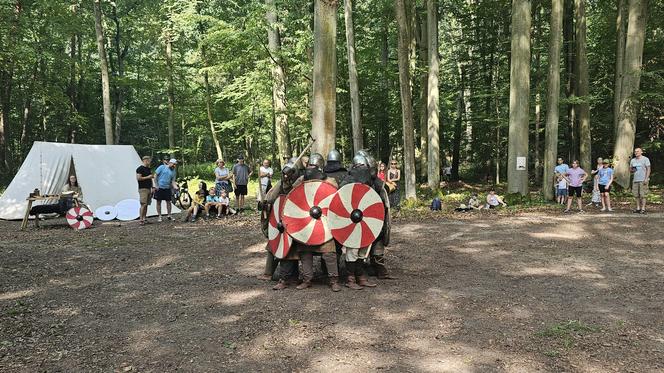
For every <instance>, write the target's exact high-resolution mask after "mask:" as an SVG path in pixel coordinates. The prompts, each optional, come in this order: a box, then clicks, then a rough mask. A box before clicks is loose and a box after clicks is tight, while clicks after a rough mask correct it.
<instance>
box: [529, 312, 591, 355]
mask: <svg viewBox="0 0 664 373" xmlns="http://www.w3.org/2000/svg"><path fill="white" fill-rule="evenodd" d="M599 331H601V329H600V328H599V327H597V326H595V325H589V324H584V323H583V322H581V321H579V320H568V321H567V322H562V323H558V324H554V325H551V326H549V327H548V328H546V329H544V330H541V331H539V332H537V333H536V335H537V336H538V337H542V338H549V339H552V340H554V341H555V342H556V343H558V344H559V345H560V346H561V347H562V348H563V349H564V350H569V349H571V348H572V347H574V345H575V342H576V339H577V338H579V337H582V336H584V335H588V334H591V333H596V332H599ZM544 355H546V356H549V357H558V356H559V355H560V351H559V350H555V349H554V350H548V351H546V352H544Z"/></svg>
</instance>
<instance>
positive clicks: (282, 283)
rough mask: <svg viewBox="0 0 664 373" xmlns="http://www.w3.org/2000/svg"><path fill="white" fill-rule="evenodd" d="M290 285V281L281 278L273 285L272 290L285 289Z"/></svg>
mask: <svg viewBox="0 0 664 373" xmlns="http://www.w3.org/2000/svg"><path fill="white" fill-rule="evenodd" d="M287 287H288V283H287V282H286V281H284V280H279V282H277V284H276V285H274V286H273V287H272V290H284V289H285V288H287Z"/></svg>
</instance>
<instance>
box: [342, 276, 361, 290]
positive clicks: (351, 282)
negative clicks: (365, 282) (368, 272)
mask: <svg viewBox="0 0 664 373" xmlns="http://www.w3.org/2000/svg"><path fill="white" fill-rule="evenodd" d="M346 287H347V288H350V289H353V290H362V289H364V288H363V287H362V286H360V285H358V284H357V282H355V276H354V275H348V280H347V281H346Z"/></svg>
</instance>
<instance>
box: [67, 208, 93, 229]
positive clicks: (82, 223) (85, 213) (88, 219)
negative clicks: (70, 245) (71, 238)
mask: <svg viewBox="0 0 664 373" xmlns="http://www.w3.org/2000/svg"><path fill="white" fill-rule="evenodd" d="M65 216H66V218H67V224H69V226H70V227H72V228H74V229H85V228H89V227H90V226H91V225H92V220H93V219H94V217H93V216H92V212H90V210H88V209H86V208H85V207H72V208H70V209H69V210H68V211H67V214H66V215H65Z"/></svg>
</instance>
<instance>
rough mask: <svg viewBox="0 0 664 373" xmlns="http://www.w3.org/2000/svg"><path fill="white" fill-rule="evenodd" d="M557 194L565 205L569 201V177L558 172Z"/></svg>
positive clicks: (559, 200)
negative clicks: (566, 177)
mask: <svg viewBox="0 0 664 373" xmlns="http://www.w3.org/2000/svg"><path fill="white" fill-rule="evenodd" d="M556 178H557V179H556V180H557V182H556V185H557V187H556V196H557V197H558V203H560V204H561V205H564V204H566V203H567V179H565V176H564V175H562V174H556Z"/></svg>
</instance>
